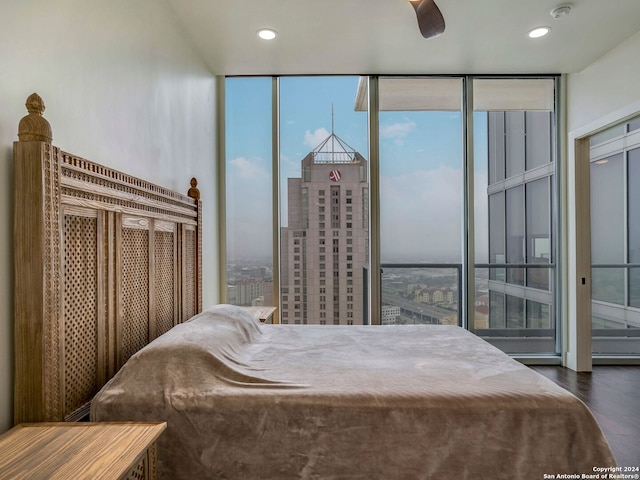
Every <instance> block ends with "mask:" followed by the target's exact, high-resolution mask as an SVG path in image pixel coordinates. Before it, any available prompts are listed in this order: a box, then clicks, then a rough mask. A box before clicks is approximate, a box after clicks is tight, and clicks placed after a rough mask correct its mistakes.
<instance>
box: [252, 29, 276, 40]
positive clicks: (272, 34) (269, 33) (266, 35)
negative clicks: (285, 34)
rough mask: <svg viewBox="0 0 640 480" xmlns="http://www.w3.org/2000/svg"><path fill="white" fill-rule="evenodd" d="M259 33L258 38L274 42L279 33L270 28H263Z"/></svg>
mask: <svg viewBox="0 0 640 480" xmlns="http://www.w3.org/2000/svg"><path fill="white" fill-rule="evenodd" d="M257 33H258V36H259V37H260V38H261V39H263V40H273V39H274V38H276V36H277V35H278V32H276V31H275V30H272V29H270V28H261V29H260V30H258V32H257Z"/></svg>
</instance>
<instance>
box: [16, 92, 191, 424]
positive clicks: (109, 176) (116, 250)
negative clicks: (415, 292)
mask: <svg viewBox="0 0 640 480" xmlns="http://www.w3.org/2000/svg"><path fill="white" fill-rule="evenodd" d="M26 105H27V110H28V111H29V114H28V115H27V116H26V117H24V118H23V119H22V120H21V121H20V125H19V127H18V138H19V141H17V142H15V143H14V163H15V165H14V170H15V186H14V188H15V196H14V200H15V207H14V208H15V219H14V257H15V365H16V367H15V390H14V421H15V422H16V423H20V422H34V421H61V420H76V419H79V418H82V417H83V416H84V415H85V414H86V413H87V412H88V407H89V402H90V401H91V399H92V398H93V396H94V395H95V393H96V392H97V391H98V390H99V389H100V388H101V387H102V386H103V385H104V384H105V383H106V382H107V381H108V380H109V379H110V378H111V377H112V376H113V375H114V374H115V373H116V372H117V371H118V369H119V368H120V367H121V366H122V365H123V364H124V362H126V361H127V359H128V358H129V357H130V356H131V355H133V354H134V353H135V352H136V351H138V350H139V349H140V348H142V347H143V346H145V345H146V344H147V343H149V342H150V341H151V340H153V339H154V338H155V337H157V336H159V335H161V334H162V333H164V332H166V331H167V330H169V329H170V328H171V327H172V326H174V325H175V324H177V323H180V322H182V321H184V320H186V319H188V318H190V317H191V316H193V315H195V314H196V313H198V312H199V311H201V310H202V290H201V284H202V282H201V271H202V249H201V245H202V241H201V232H202V229H201V228H200V226H201V221H202V204H201V202H200V198H199V197H200V195H199V192H198V190H197V188H196V186H197V182H196V180H195V179H192V181H191V188H190V189H189V193H188V196H187V195H182V194H180V193H177V192H174V191H171V190H168V189H166V188H163V187H160V186H158V185H154V184H152V183H150V182H147V181H144V180H141V179H138V178H134V177H132V176H130V175H126V174H124V173H121V172H118V171H115V170H112V169H110V168H107V167H104V166H101V165H98V164H96V163H93V162H90V161H88V160H84V159H82V158H79V157H76V156H74V155H71V154H69V153H65V152H63V151H61V150H60V149H59V148H57V147H55V146H53V145H51V140H52V135H51V127H50V126H49V123H48V122H47V121H46V120H45V119H44V117H42V112H43V111H44V103H43V102H42V99H41V98H40V97H39V96H38V95H36V94H33V95H31V96H30V97H29V98H28V99H27V104H26Z"/></svg>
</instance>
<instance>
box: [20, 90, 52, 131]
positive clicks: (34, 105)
mask: <svg viewBox="0 0 640 480" xmlns="http://www.w3.org/2000/svg"><path fill="white" fill-rule="evenodd" d="M25 106H26V107H27V111H28V112H29V115H27V116H26V117H23V118H22V120H20V123H19V124H18V139H19V140H20V141H22V142H45V143H51V141H52V140H53V133H52V132H51V125H49V122H48V121H47V120H46V119H45V118H44V117H43V116H42V113H43V112H44V109H45V106H44V101H43V100H42V98H41V97H40V95H38V94H37V93H32V94H31V95H29V97H28V98H27V102H26V103H25Z"/></svg>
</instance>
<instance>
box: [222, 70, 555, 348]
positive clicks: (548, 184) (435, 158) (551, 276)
mask: <svg viewBox="0 0 640 480" xmlns="http://www.w3.org/2000/svg"><path fill="white" fill-rule="evenodd" d="M375 80H376V83H375V85H376V87H375V89H372V90H369V89H367V85H368V78H367V77H360V78H358V77H349V76H341V77H281V78H278V79H277V80H274V79H272V78H229V79H227V82H226V83H227V105H226V110H227V127H226V136H227V163H226V168H227V232H228V235H227V237H228V243H227V248H228V251H229V255H228V272H229V282H228V283H229V290H228V296H229V300H232V299H233V300H235V301H234V303H238V304H251V303H253V304H260V302H263V303H264V304H269V303H270V302H269V300H268V299H267V297H268V293H267V292H268V289H269V288H272V287H270V285H277V286H278V287H279V288H274V289H273V291H272V297H273V298H275V297H277V296H279V299H280V303H279V305H280V312H279V315H280V318H281V320H282V321H283V323H300V324H308V323H315V324H326V325H333V324H345V325H351V324H367V323H370V318H373V317H375V318H376V319H377V321H379V323H383V324H385V323H386V324H392V323H400V324H403V323H405V324H406V323H437V324H459V325H462V326H467V325H468V326H469V327H470V328H472V329H473V330H474V331H475V332H476V333H477V334H479V335H481V336H483V337H484V338H486V339H487V340H488V341H490V342H492V343H494V344H495V345H497V346H498V347H499V348H502V349H503V350H505V351H507V352H509V353H517V354H534V355H536V354H545V355H548V354H551V355H555V354H557V353H558V351H559V350H558V345H559V344H560V342H559V336H558V328H557V323H558V322H557V321H556V311H557V308H558V304H557V294H556V289H557V286H556V285H557V281H556V276H557V272H556V264H557V259H556V256H557V252H558V249H557V247H556V244H557V234H556V232H557V226H556V224H557V222H558V213H557V212H558V207H557V198H558V196H557V190H558V180H557V173H556V128H557V122H556V110H555V83H556V78H555V77H541V78H525V79H522V78H505V77H503V78H488V77H465V76H452V77H380V78H375ZM274 81H277V84H278V88H272V85H273V82H274ZM465 92H472V95H469V93H467V94H465ZM236 97H237V98H236ZM273 105H278V108H277V110H278V115H273V113H274V112H273V110H272V106H273ZM370 105H374V106H375V108H376V110H375V112H369V111H368V109H369V106H370ZM252 106H253V107H254V108H253V109H252V108H251V107H252ZM231 110H234V111H231ZM465 112H468V113H465ZM374 113H375V122H376V124H375V128H372V124H371V123H369V124H368V125H367V123H368V122H370V121H371V118H374V117H372V115H373V114H374ZM465 115H472V121H469V120H470V119H468V118H467V117H466V116H465ZM243 118H246V121H243ZM260 123H262V125H261V126H259V127H258V124H260ZM470 125H473V128H472V129H471V128H470ZM367 127H368V128H367ZM252 129H253V130H252ZM469 130H471V132H469ZM370 132H372V133H373V135H374V137H375V138H369V137H368V135H369V133H370ZM269 136H270V139H268V138H267V137H269ZM274 142H275V143H277V144H278V145H279V150H278V153H277V154H274V153H273V149H272V147H273V145H274ZM469 143H471V145H470V146H469V145H468V144H469ZM370 144H375V145H376V146H377V148H376V149H375V150H374V151H373V153H372V154H373V155H374V158H369V151H368V148H367V145H370ZM230 145H235V146H234V147H232V148H230ZM258 145H261V147H260V153H251V152H252V151H253V150H254V149H255V148H257V146H258ZM274 163H275V165H276V166H277V169H279V172H280V173H279V184H278V187H274V186H273V185H274V184H273V181H272V180H273V177H272V174H271V172H272V171H273V167H274ZM372 164H373V165H375V168H373V170H372ZM253 167H256V168H253ZM257 167H260V168H257ZM372 171H373V175H374V178H372V177H371V175H372ZM253 175H255V176H253ZM250 178H253V179H254V180H255V182H253V183H252V182H250V181H249V179H250ZM258 178H259V179H260V180H258ZM372 181H376V182H378V185H379V189H373V190H372V189H371V188H370V187H371V185H370V184H371V182H372ZM273 188H277V190H278V192H279V209H278V210H273V209H272V207H271V205H272V203H271V199H272V198H273ZM244 189H250V191H247V192H245V193H246V194H247V195H248V197H247V198H243V197H242V195H241V194H240V192H241V191H243V190H244ZM234 191H235V192H236V193H235V194H234ZM372 192H373V195H376V196H375V198H372V197H371V195H372ZM258 196H259V198H258ZM249 198H252V199H254V200H249ZM252 202H253V203H252ZM249 203H252V207H248V206H247V205H248V204H249ZM372 205H374V208H372ZM245 209H247V212H245V211H244V210H245ZM249 210H255V211H253V212H251V213H249ZM258 211H259V212H262V213H258ZM274 211H277V212H278V214H277V215H275V216H274V215H273V213H272V212H274ZM275 217H279V218H275ZM251 219H255V220H251ZM373 220H375V221H373ZM252 222H261V223H260V224H259V225H260V226H259V225H258V224H257V223H256V224H253V225H252ZM245 225H246V226H248V230H245V229H244V226H245ZM372 225H374V228H373V229H372ZM274 232H277V238H278V239H279V245H278V248H276V249H274V248H273V243H272V242H271V238H272V236H273V234H274ZM245 236H246V237H248V238H244V237H245ZM250 240H251V241H250ZM261 242H262V243H261ZM245 244H246V247H245ZM370 249H371V251H373V252H376V253H375V255H377V256H376V259H375V260H376V263H372V259H371V258H370ZM262 250H264V251H265V252H267V255H266V256H265V258H263V259H262V260H256V261H248V260H247V258H248V257H249V253H251V252H253V251H255V252H256V254H252V255H253V257H255V258H259V255H258V254H257V252H260V251H262ZM270 252H275V253H274V254H275V256H277V257H279V258H276V259H272V258H271V255H269V253H270ZM378 252H379V253H378ZM273 262H275V263H276V264H277V265H279V267H280V268H279V275H276V277H277V278H273V280H272V279H271V277H270V273H271V270H272V269H273V265H274V263H273ZM374 264H375V265H380V267H381V268H380V272H379V273H378V272H377V271H376V272H373V271H372V270H371V269H370V268H369V265H374ZM469 264H470V265H469ZM252 270H253V271H254V273H250V272H251V271H252ZM276 270H277V269H276ZM376 270H377V268H376ZM469 272H472V274H471V275H470V278H469ZM251 275H253V276H254V277H255V278H256V279H258V280H260V279H261V283H262V290H261V291H260V289H259V288H260V287H259V286H256V289H255V291H253V293H251V294H250V295H247V296H246V297H243V298H249V297H254V296H256V295H257V296H256V297H255V298H251V300H243V301H242V302H241V301H239V300H238V299H239V298H240V296H239V295H238V293H235V297H233V296H232V295H233V294H234V291H235V292H238V285H241V284H242V282H243V281H245V283H246V284H248V285H250V284H251V282H250V281H247V280H249V279H250V278H253V277H252V276H251ZM465 275H466V276H465ZM372 282H379V284H380V286H381V288H380V289H379V291H378V293H376V290H375V289H369V288H368V286H369V285H368V284H369V283H372ZM254 283H257V284H259V283H260V282H254ZM469 291H472V292H473V295H469ZM369 292H373V293H371V295H369ZM259 293H261V295H260V294H259ZM247 301H248V302H250V303H247ZM465 301H466V302H467V304H466V309H465V308H463V304H464V303H465ZM371 311H376V312H377V313H378V315H374V316H372V315H371ZM376 323H377V322H376Z"/></svg>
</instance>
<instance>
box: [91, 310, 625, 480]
mask: <svg viewBox="0 0 640 480" xmlns="http://www.w3.org/2000/svg"><path fill="white" fill-rule="evenodd" d="M92 418H93V420H96V421H112V420H130V419H136V420H145V421H151V420H154V421H158V420H162V421H166V422H167V423H168V430H167V434H165V435H164V436H163V437H162V438H161V439H160V441H159V447H158V448H159V458H160V471H161V472H163V475H165V478H171V479H181V478H184V479H187V478H225V479H226V478H238V479H254V478H274V479H286V478H358V479H389V478H411V479H413V478H416V479H418V478H456V479H462V478H474V479H475V478H491V479H501V478H505V479H506V478H522V479H538V478H540V479H541V478H543V475H544V474H545V473H554V474H555V473H562V472H566V473H589V472H592V468H593V467H594V466H599V465H613V462H614V460H613V457H612V456H611V453H610V451H609V448H608V446H607V443H606V441H605V439H604V438H603V436H602V434H601V432H600V429H599V427H598V425H597V424H596V422H595V420H594V418H593V416H592V415H591V413H590V411H589V410H588V409H587V408H586V406H585V405H584V404H582V403H581V402H580V401H579V400H578V399H577V398H576V397H574V396H573V395H571V394H569V393H568V392H566V391H565V390H563V389H562V388H560V387H558V386H557V385H555V384H554V383H553V382H551V381H549V380H547V379H545V378H544V377H542V376H541V375H539V374H537V373H535V372H534V371H532V370H530V369H529V368H527V367H525V366H523V365H521V364H520V363H518V362H516V361H515V360H512V359H511V358H509V357H507V356H506V355H505V354H504V353H502V352H501V351H499V350H498V349H496V348H495V347H493V346H491V345H490V344H488V343H487V342H485V341H484V340H482V339H480V338H478V337H476V336H475V335H473V334H471V333H469V332H467V331H465V330H463V329H461V328H459V327H454V326H425V325H417V326H389V327H384V326H380V327H370V326H365V327H345V326H298V325H264V324H260V323H259V322H258V321H257V320H256V319H255V318H254V317H253V316H252V315H250V314H248V313H247V312H246V311H245V310H243V309H242V308H239V307H235V306H231V305H218V306H214V307H211V308H209V309H207V310H206V311H205V312H203V313H201V314H199V315H197V316H195V317H194V318H193V319H191V320H189V321H188V322H186V323H184V324H182V325H179V326H177V327H175V328H174V329H172V330H171V331H170V332H168V333H167V334H165V335H163V336H162V337H161V338H159V339H157V340H155V341H154V342H153V343H151V344H150V345H148V346H147V347H145V348H144V349H142V350H141V351H140V352H138V353H137V354H136V355H134V356H133V357H132V358H131V360H129V362H128V363H127V364H126V365H125V366H124V367H123V369H122V370H121V371H120V372H119V373H118V374H117V375H116V376H115V377H114V378H113V379H112V380H111V381H110V382H109V383H108V384H107V385H106V386H105V387H104V388H103V389H102V390H101V391H100V392H99V393H98V395H97V396H96V397H95V398H94V401H93V404H92Z"/></svg>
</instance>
